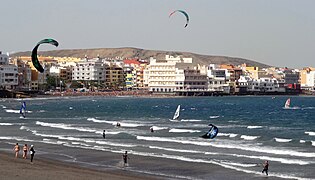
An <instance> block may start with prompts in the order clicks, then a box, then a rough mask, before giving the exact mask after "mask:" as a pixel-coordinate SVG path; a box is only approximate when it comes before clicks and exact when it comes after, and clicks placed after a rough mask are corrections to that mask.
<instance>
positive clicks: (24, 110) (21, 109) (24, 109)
mask: <svg viewBox="0 0 315 180" xmlns="http://www.w3.org/2000/svg"><path fill="white" fill-rule="evenodd" d="M20 114H21V115H22V116H23V117H24V118H25V114H26V103H25V102H23V103H22V105H21V108H20Z"/></svg>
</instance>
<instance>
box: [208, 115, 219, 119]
mask: <svg viewBox="0 0 315 180" xmlns="http://www.w3.org/2000/svg"><path fill="white" fill-rule="evenodd" d="M219 117H220V116H209V118H210V119H216V118H219Z"/></svg>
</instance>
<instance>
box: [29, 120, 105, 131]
mask: <svg viewBox="0 0 315 180" xmlns="http://www.w3.org/2000/svg"><path fill="white" fill-rule="evenodd" d="M35 124H36V125H40V126H45V127H52V128H58V129H66V130H77V131H82V132H94V133H95V132H97V131H99V130H96V129H91V128H86V127H73V126H72V125H70V124H63V123H45V122H40V121H36V123H35Z"/></svg>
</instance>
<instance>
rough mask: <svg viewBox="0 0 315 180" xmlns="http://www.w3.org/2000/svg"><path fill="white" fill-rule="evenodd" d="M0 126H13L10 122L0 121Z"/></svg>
mask: <svg viewBox="0 0 315 180" xmlns="http://www.w3.org/2000/svg"><path fill="white" fill-rule="evenodd" d="M0 126H13V124H12V123H0Z"/></svg>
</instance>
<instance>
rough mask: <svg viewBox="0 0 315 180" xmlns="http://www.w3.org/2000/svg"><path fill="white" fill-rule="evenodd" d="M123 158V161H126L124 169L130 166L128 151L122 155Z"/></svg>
mask: <svg viewBox="0 0 315 180" xmlns="http://www.w3.org/2000/svg"><path fill="white" fill-rule="evenodd" d="M122 157H123V161H124V167H126V166H128V159H129V157H128V154H127V151H125V154H123V155H122Z"/></svg>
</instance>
